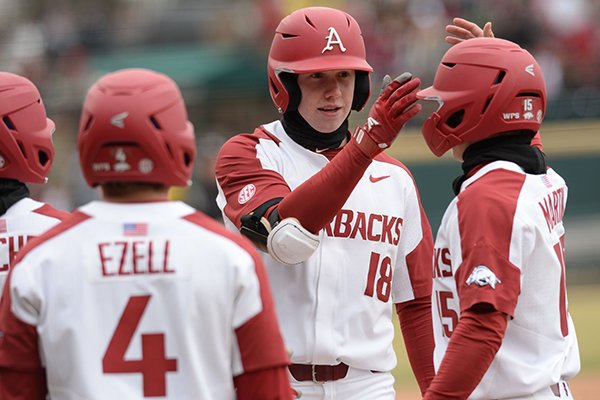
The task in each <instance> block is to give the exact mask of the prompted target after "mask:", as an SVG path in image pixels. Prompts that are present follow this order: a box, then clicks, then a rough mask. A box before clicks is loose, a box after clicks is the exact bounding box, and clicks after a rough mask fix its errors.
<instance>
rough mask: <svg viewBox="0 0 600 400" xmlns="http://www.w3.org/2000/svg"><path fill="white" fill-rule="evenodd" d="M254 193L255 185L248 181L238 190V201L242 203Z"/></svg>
mask: <svg viewBox="0 0 600 400" xmlns="http://www.w3.org/2000/svg"><path fill="white" fill-rule="evenodd" d="M255 193H256V186H254V185H253V184H251V183H249V184H247V185H246V186H244V187H243V188H242V190H240V194H238V203H240V204H244V203H246V202H248V200H250V199H251V198H252V197H253V196H254V194H255Z"/></svg>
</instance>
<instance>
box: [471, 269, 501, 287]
mask: <svg viewBox="0 0 600 400" xmlns="http://www.w3.org/2000/svg"><path fill="white" fill-rule="evenodd" d="M473 283H474V284H476V285H478V286H486V285H487V286H491V287H492V289H496V285H497V284H498V283H502V281H501V280H500V279H498V277H496V274H494V272H493V271H492V270H491V269H489V268H488V267H486V266H485V265H479V266H477V267H475V268H474V269H473V271H472V272H471V275H469V278H468V279H467V285H469V286H471V284H473Z"/></svg>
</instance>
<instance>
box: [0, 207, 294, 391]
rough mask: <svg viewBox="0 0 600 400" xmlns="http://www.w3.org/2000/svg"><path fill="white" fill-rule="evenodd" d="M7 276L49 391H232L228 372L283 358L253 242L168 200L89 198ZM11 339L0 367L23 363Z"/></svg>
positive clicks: (27, 360) (0, 349) (11, 327)
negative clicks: (31, 330)
mask: <svg viewBox="0 0 600 400" xmlns="http://www.w3.org/2000/svg"><path fill="white" fill-rule="evenodd" d="M19 258H20V257H19ZM9 279H10V280H9V283H10V298H11V301H12V307H11V309H12V312H13V314H14V315H15V316H16V317H17V319H18V320H20V321H23V322H24V323H26V324H29V325H32V326H33V327H35V330H36V332H37V335H35V336H37V337H32V338H29V339H21V340H29V344H30V345H31V346H30V347H35V346H34V344H33V343H37V341H38V340H39V343H40V353H41V354H40V356H41V360H42V363H44V364H45V367H46V373H47V379H48V389H49V393H50V397H51V398H52V399H84V398H85V399H139V398H145V397H153V398H165V399H178V400H179V399H190V400H192V399H194V400H197V399H207V400H209V399H215V400H223V399H235V398H236V394H235V390H234V385H233V376H237V375H239V374H241V373H243V372H247V371H254V370H259V369H265V368H270V367H272V366H278V367H281V366H284V365H287V354H286V353H285V349H284V347H283V341H282V339H281V336H280V333H279V331H278V329H277V322H276V320H275V318H276V317H275V313H274V310H273V306H272V300H271V297H270V293H269V290H268V286H267V285H266V277H265V273H264V267H263V266H262V264H261V261H260V257H259V256H258V254H257V253H256V251H255V250H254V248H253V245H252V244H251V243H250V242H249V241H247V240H246V239H245V238H242V237H241V236H240V235H237V234H232V233H231V232H229V231H227V230H226V229H225V228H224V227H223V226H222V225H221V224H219V223H217V222H216V221H213V220H211V219H209V218H208V217H206V216H204V215H203V214H200V213H198V212H196V211H195V210H194V209H192V208H191V207H189V206H187V205H185V204H183V203H180V202H149V203H129V204H127V203H121V204H118V203H106V202H92V203H89V204H88V205H85V206H83V207H82V208H80V209H79V210H78V211H76V212H74V213H73V215H72V216H71V217H70V218H69V219H67V220H65V221H64V222H63V223H62V224H60V225H57V226H56V227H55V228H54V229H52V230H50V231H49V232H48V233H46V234H45V235H43V236H41V237H40V240H39V242H37V243H36V245H35V246H33V247H32V248H29V249H28V250H26V252H25V254H24V256H23V258H22V259H21V260H20V261H19V262H18V263H17V264H16V266H15V267H14V268H13V271H12V272H11V275H10V278H9ZM2 313H5V310H2ZM17 319H13V320H2V321H0V323H1V324H2V328H3V331H4V334H5V336H6V337H10V335H11V334H13V333H14V335H15V336H16V335H17V332H22V331H23V328H22V327H20V326H19V321H18V320H17ZM249 321H251V322H252V323H251V324H247V323H248V322H249ZM18 339H19V338H18V337H15V338H14V339H13V340H18ZM0 343H3V344H4V343H5V342H0ZM15 347H16V346H13V347H10V346H7V345H5V344H4V345H0V362H2V363H4V365H2V366H3V367H11V368H15V369H17V368H19V367H20V366H23V365H31V364H32V363H33V361H32V360H31V359H32V357H33V355H31V354H26V355H23V354H22V353H19V351H18V350H17V349H16V348H15Z"/></svg>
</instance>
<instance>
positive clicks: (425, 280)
mask: <svg viewBox="0 0 600 400" xmlns="http://www.w3.org/2000/svg"><path fill="white" fill-rule="evenodd" d="M332 156H333V155H332V154H331V153H329V154H328V153H327V152H326V153H318V152H312V151H309V150H307V149H305V148H303V147H301V146H300V145H298V144H297V143H295V142H294V141H293V140H292V139H291V138H290V137H289V136H288V135H287V134H286V132H285V130H284V128H283V126H282V124H281V122H280V121H276V122H273V123H270V124H268V125H263V126H261V127H260V128H258V129H256V130H255V132H254V133H253V134H247V135H237V136H235V137H233V138H232V139H230V140H229V141H228V142H227V143H226V144H225V146H224V147H223V148H222V150H221V154H220V156H219V161H218V162H217V168H216V171H217V181H218V183H219V195H218V197H217V203H218V205H219V207H220V208H221V210H222V211H223V215H224V221H225V224H226V225H227V226H228V227H229V228H230V229H232V230H237V229H238V227H239V225H240V218H241V217H242V216H243V215H245V214H248V213H250V212H251V211H253V210H254V209H256V208H257V207H258V206H259V205H261V204H263V203H265V202H266V201H268V200H270V199H273V198H277V197H285V195H286V194H287V193H289V192H290V191H291V190H294V189H295V188H297V187H298V186H299V185H301V184H302V183H303V182H305V181H306V180H307V179H309V178H310V177H311V176H313V175H314V174H316V173H317V172H319V171H320V170H321V169H323V167H325V166H326V165H327V164H328V163H329V159H328V157H332ZM250 184H251V185H252V187H253V196H252V197H249V196H245V197H244V199H245V200H247V201H244V202H243V203H242V202H240V201H238V197H239V195H240V192H241V191H243V190H244V188H245V187H247V186H248V185H250ZM322 201H323V202H324V203H325V202H327V199H326V198H323V199H322ZM319 235H320V240H321V243H320V245H319V247H318V249H317V250H316V251H315V253H314V254H313V255H312V256H311V257H310V258H309V259H308V260H307V261H306V262H304V263H302V264H300V265H296V266H294V267H289V266H284V265H281V264H278V263H277V262H276V261H274V260H273V259H272V257H270V256H269V255H266V254H265V256H264V257H263V259H264V261H265V265H266V267H267V272H268V274H269V279H270V282H271V286H272V289H273V295H274V298H275V304H276V310H277V313H278V315H279V321H280V324H281V327H282V330H283V335H284V339H285V341H286V345H287V347H288V348H289V349H290V350H291V351H292V352H293V353H292V362H295V363H305V364H306V363H312V364H329V365H333V364H337V363H339V362H340V361H342V362H345V363H346V364H348V365H350V366H352V367H355V368H360V369H365V370H376V371H390V370H392V369H393V368H394V366H395V364H396V356H395V353H394V352H393V350H392V346H391V344H392V339H393V337H394V327H393V325H392V319H391V316H392V312H393V307H392V303H400V302H404V301H409V300H412V299H414V298H416V297H423V296H428V295H429V294H430V293H431V272H430V271H431V259H432V257H431V254H432V238H431V230H430V227H429V222H428V221H427V218H426V216H425V213H424V212H423V209H422V207H421V204H420V201H419V198H418V193H417V188H416V187H415V184H414V181H413V179H412V176H411V175H410V173H409V172H408V170H407V169H406V167H404V165H402V164H401V163H400V162H399V161H397V160H395V159H393V158H391V157H389V156H387V155H385V154H381V155H379V156H377V157H376V158H375V160H374V161H373V162H372V163H371V165H370V166H369V167H368V168H367V170H366V171H365V173H364V175H363V177H362V178H361V179H360V181H359V182H358V184H357V185H356V187H355V188H354V190H353V192H352V193H351V195H350V197H349V198H348V199H347V201H346V203H345V204H344V205H343V207H342V209H341V210H340V211H339V212H338V213H337V215H336V216H335V218H334V219H333V220H332V221H331V222H330V223H329V224H328V225H326V226H325V227H324V229H322V230H321V232H319ZM292 314H293V316H294V317H293V318H289V316H290V315H292ZM306 338H308V340H306ZM365 348H369V351H367V352H365V351H364V349H365Z"/></svg>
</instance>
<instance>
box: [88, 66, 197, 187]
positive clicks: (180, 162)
mask: <svg viewBox="0 0 600 400" xmlns="http://www.w3.org/2000/svg"><path fill="white" fill-rule="evenodd" d="M77 145H78V147H79V161H80V163H81V168H82V171H83V176H84V177H85V179H86V181H87V183H88V184H89V185H90V186H96V185H98V184H101V183H105V182H151V183H161V184H164V185H166V186H185V185H188V184H189V182H190V178H191V176H192V168H193V164H194V159H195V157H196V145H195V139H194V128H193V126H192V124H191V122H189V121H188V117H187V111H186V109H185V103H184V101H183V97H182V96H181V93H180V91H179V88H178V87H177V85H176V83H175V82H174V81H173V80H172V79H171V78H169V77H167V76H166V75H163V74H161V73H158V72H154V71H150V70H146V69H124V70H120V71H116V72H113V73H109V74H106V75H104V76H103V77H101V78H100V79H99V80H98V81H97V82H96V83H95V84H94V85H93V86H92V87H91V88H90V89H89V91H88V93H87V96H86V98H85V102H84V103H83V110H82V114H81V120H80V122H79V138H78V142H77Z"/></svg>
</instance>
